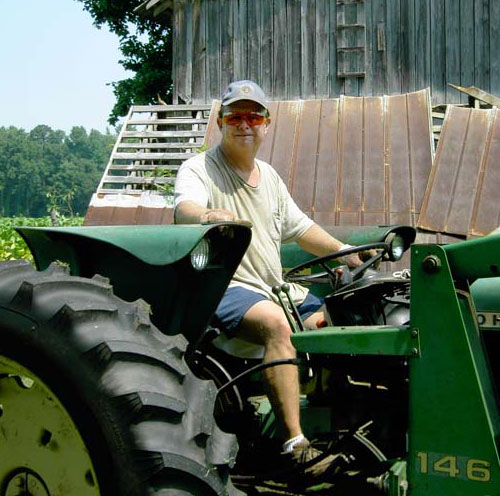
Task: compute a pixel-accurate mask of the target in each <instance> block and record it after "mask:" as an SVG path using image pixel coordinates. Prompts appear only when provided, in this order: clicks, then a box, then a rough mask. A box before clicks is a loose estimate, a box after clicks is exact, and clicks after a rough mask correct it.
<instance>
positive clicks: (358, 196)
mask: <svg viewBox="0 0 500 496" xmlns="http://www.w3.org/2000/svg"><path fill="white" fill-rule="evenodd" d="M215 110H217V105H215V106H214V107H213V109H212V112H211V118H210V120H209V123H208V126H207V133H206V135H205V143H206V144H207V145H208V146H213V145H214V144H216V143H218V142H219V141H220V137H221V136H220V132H219V130H218V128H217V124H216V119H215V115H216V112H215ZM270 111H271V117H272V124H271V127H270V129H269V132H268V135H267V137H266V140H265V142H264V144H263V146H262V147H261V149H260V151H259V154H258V158H261V159H263V160H265V161H267V162H270V163H271V164H272V165H273V167H274V168H275V169H276V170H277V171H278V173H279V174H280V176H281V177H282V178H283V180H284V181H285V183H286V184H287V186H288V188H289V191H290V193H291V194H292V196H293V198H294V199H295V201H296V202H297V204H298V205H299V206H300V207H301V208H302V209H303V210H304V211H305V212H307V213H308V214H309V215H311V217H312V218H314V219H315V220H316V221H317V222H318V223H320V224H322V225H348V224H350V225H374V224H410V225H415V224H416V219H417V218H418V214H419V212H420V207H421V204H422V200H423V197H424V193H425V188H426V185H427V179H428V176H429V173H430V170H431V166H432V157H433V145H432V138H431V128H430V98H429V92H428V90H422V91H418V92H414V93H409V94H406V95H397V96H385V97H365V98H363V97H341V98H340V99H328V100H302V101H283V102H272V104H271V105H270Z"/></svg>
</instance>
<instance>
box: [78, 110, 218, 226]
mask: <svg viewBox="0 0 500 496" xmlns="http://www.w3.org/2000/svg"><path fill="white" fill-rule="evenodd" d="M210 109H211V105H210V104H192V105H134V106H132V107H131V108H130V111H129V113H128V115H127V117H126V118H125V121H124V123H123V126H122V128H121V131H120V133H119V135H118V138H117V140H116V143H115V145H114V147H113V151H112V153H111V156H110V158H109V161H108V164H107V166H106V169H105V171H104V174H103V176H102V179H101V181H100V183H99V186H98V187H97V191H96V193H95V194H94V195H93V197H92V200H91V203H90V206H89V210H88V212H87V216H86V218H85V223H86V224H94V225H95V224H115V223H119V224H123V223H128V222H127V221H126V220H127V218H128V217H127V216H128V215H129V214H126V215H124V213H125V212H126V211H128V212H133V210H134V208H136V209H137V207H140V206H144V205H149V206H151V205H153V206H155V207H156V210H158V207H161V208H163V209H167V210H171V208H172V206H173V185H174V182H175V176H176V173H177V170H178V169H179V167H180V165H181V164H182V163H183V162H184V161H185V160H186V159H188V158H189V157H192V156H193V155H194V154H195V153H197V151H199V149H200V148H201V147H202V145H203V140H204V138H205V132H206V127H207V124H208V117H209V114H210ZM123 206H127V207H128V209H127V210H125V209H123V208H120V209H119V211H120V215H119V217H120V218H119V219H117V218H115V217H116V216H117V215H118V214H117V212H118V211H117V207H123ZM134 215H135V214H134ZM155 219H156V220H152V221H151V222H152V223H156V222H159V221H158V215H155ZM141 222H145V223H150V222H149V220H148V219H147V218H145V219H142V220H141ZM130 223H131V224H133V223H137V219H135V221H130Z"/></svg>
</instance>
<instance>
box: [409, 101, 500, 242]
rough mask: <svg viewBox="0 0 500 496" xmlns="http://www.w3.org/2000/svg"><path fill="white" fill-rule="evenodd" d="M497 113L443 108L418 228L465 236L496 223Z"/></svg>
mask: <svg viewBox="0 0 500 496" xmlns="http://www.w3.org/2000/svg"><path fill="white" fill-rule="evenodd" d="M497 114H498V111H497V110H496V109H490V110H480V109H472V108H460V107H448V110H447V113H446V116H445V120H444V123H443V129H442V132H441V138H440V141H439V145H438V150H437V154H436V161H435V164H434V168H433V170H432V173H431V175H430V177H429V184H428V188H427V192H426V194H425V198H424V203H423V207H422V212H421V214H420V217H419V219H418V227H420V228H423V229H426V230H430V231H436V232H442V233H449V234H454V235H462V236H469V237H470V236H478V235H484V234H487V233H488V232H489V231H491V230H493V229H494V228H495V227H497V226H498V225H499V213H500V206H499V202H498V189H497V188H498V186H499V185H500V182H499V181H500V146H499V141H500V125H499V122H498V121H499V119H498V118H497Z"/></svg>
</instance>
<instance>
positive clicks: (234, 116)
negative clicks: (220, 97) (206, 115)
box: [217, 100, 269, 150]
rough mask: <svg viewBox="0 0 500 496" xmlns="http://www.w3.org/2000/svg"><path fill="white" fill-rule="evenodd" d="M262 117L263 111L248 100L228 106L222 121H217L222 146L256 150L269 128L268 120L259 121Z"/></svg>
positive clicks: (256, 104)
mask: <svg viewBox="0 0 500 496" xmlns="http://www.w3.org/2000/svg"><path fill="white" fill-rule="evenodd" d="M264 115H265V109H264V108H262V107H261V106H260V105H259V104H258V103H256V102H252V101H250V100H240V101H238V102H234V103H232V104H231V105H228V106H227V108H226V109H225V110H224V113H223V117H222V119H218V120H217V122H218V124H219V128H220V130H221V133H222V140H223V142H224V145H225V146H230V147H237V148H240V149H241V148H243V149H245V148H247V149H249V150H254V149H257V148H258V147H259V146H260V144H261V143H262V141H263V139H264V137H265V136H266V133H267V129H268V127H269V118H267V117H266V118H264V119H261V116H264ZM261 120H262V122H261V123H260V121H261Z"/></svg>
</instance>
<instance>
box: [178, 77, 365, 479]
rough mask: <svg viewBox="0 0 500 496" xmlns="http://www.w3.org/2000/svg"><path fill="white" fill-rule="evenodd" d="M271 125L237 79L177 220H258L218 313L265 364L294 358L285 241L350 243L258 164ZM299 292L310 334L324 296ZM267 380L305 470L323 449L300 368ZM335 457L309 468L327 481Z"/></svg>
mask: <svg viewBox="0 0 500 496" xmlns="http://www.w3.org/2000/svg"><path fill="white" fill-rule="evenodd" d="M270 122H271V121H270V117H269V110H268V108H267V103H266V98H265V95H264V93H263V91H262V89H261V88H260V87H259V86H258V85H257V84H256V83H254V82H253V81H236V82H233V83H231V84H230V85H229V87H228V89H227V91H226V93H225V94H224V96H223V97H222V104H221V110H220V112H219V116H218V120H217V123H218V126H219V128H220V130H221V133H222V141H221V143H220V145H219V146H216V147H214V148H211V149H210V150H208V151H206V152H204V153H201V154H199V155H198V156H196V157H193V158H190V159H189V160H187V161H186V162H185V163H184V164H183V165H182V166H181V168H180V169H179V172H178V176H177V180H176V185H175V222H176V223H180V224H182V223H184V224H189V223H207V222H208V223H210V222H220V221H229V220H235V219H246V220H249V221H250V222H251V223H252V225H253V232H252V242H251V245H250V247H249V248H248V250H247V253H246V254H245V256H244V258H243V260H242V262H241V264H240V266H239V267H238V269H237V271H236V273H235V275H234V277H233V279H232V281H231V283H230V285H229V288H228V290H227V292H226V294H225V295H224V297H223V299H222V301H221V303H220V305H219V307H218V309H217V312H216V316H217V318H218V320H219V321H220V322H221V323H222V325H223V326H224V328H225V331H226V334H225V336H221V338H220V339H218V341H219V342H218V343H217V344H218V346H220V347H221V348H224V349H225V350H226V351H228V352H230V353H232V354H235V355H239V356H249V355H248V354H249V353H250V352H254V351H256V350H263V360H264V362H269V361H273V360H278V359H285V358H293V357H295V355H296V352H295V349H294V347H293V346H292V344H291V340H290V335H291V329H290V326H289V324H288V322H287V319H286V317H285V314H284V312H283V310H282V308H281V307H280V306H279V305H278V304H277V303H276V297H275V296H274V295H273V294H272V290H271V288H272V287H273V286H274V285H276V284H281V283H282V282H283V281H282V268H281V263H280V245H281V243H287V242H292V241H296V242H297V243H298V244H299V245H300V246H301V247H302V248H303V249H305V250H307V251H308V252H310V253H312V254H314V255H316V256H321V255H326V254H328V253H331V252H335V251H338V250H340V249H341V248H342V247H343V246H344V245H342V243H341V242H340V241H338V240H337V239H335V238H333V237H332V236H330V235H329V234H328V233H327V232H326V231H324V230H323V229H322V228H320V227H319V226H318V225H317V224H315V223H314V222H313V221H312V220H311V219H309V217H307V215H305V214H304V213H303V212H301V210H300V209H299V208H298V207H297V205H296V204H295V202H294V201H293V200H292V198H291V196H290V194H289V193H288V191H287V189H286V186H285V184H284V183H283V181H282V180H281V179H280V177H279V176H278V174H277V172H276V171H275V170H274V169H273V168H272V167H271V166H270V165H269V164H267V163H265V162H263V161H261V160H258V159H256V158H255V157H256V155H257V151H258V150H259V147H260V145H261V143H262V141H263V140H264V138H265V136H266V133H267V131H268V129H269V125H270ZM346 258H347V260H344V262H346V263H347V264H348V265H351V266H357V265H360V264H361V260H360V259H359V257H358V256H357V255H354V256H353V255H351V256H349V257H346ZM291 294H292V297H293V299H294V301H295V302H296V304H297V305H298V309H299V311H300V313H301V315H302V319H303V320H304V323H305V325H306V327H307V328H309V329H314V328H316V327H317V325H318V323H320V322H324V321H325V320H326V314H325V309H324V306H323V305H322V302H321V300H319V299H318V298H316V297H315V296H313V295H312V294H310V293H308V291H307V289H305V288H303V287H301V286H299V285H296V284H293V285H291ZM228 337H229V338H230V339H228ZM263 376H264V381H265V385H266V388H267V392H268V396H269V400H270V402H271V404H272V407H273V410H274V413H275V415H276V419H277V421H278V423H279V428H280V429H281V433H282V436H283V440H284V444H283V453H284V454H285V455H286V456H287V457H288V459H289V460H290V461H291V462H292V464H294V466H298V467H300V465H301V464H303V463H305V462H310V461H311V460H312V459H313V458H315V457H317V456H319V455H320V454H321V453H320V452H319V451H318V450H316V449H314V448H313V447H312V446H311V445H310V443H309V441H308V440H307V439H306V438H305V437H304V435H303V434H302V429H301V425H300V416H299V380H298V373H297V369H296V367H295V366H293V365H282V366H278V367H271V368H269V369H267V370H265V371H264V372H263ZM333 459H334V457H333V456H328V457H320V459H319V461H318V462H317V463H314V462H311V464H312V465H310V464H308V468H307V470H306V472H307V473H310V474H312V475H321V474H322V473H324V472H325V470H326V469H327V468H328V466H329V465H330V464H331V463H332V461H333Z"/></svg>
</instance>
